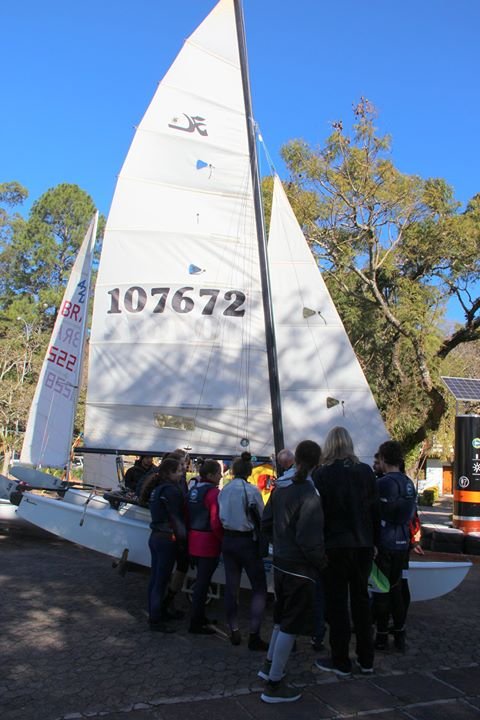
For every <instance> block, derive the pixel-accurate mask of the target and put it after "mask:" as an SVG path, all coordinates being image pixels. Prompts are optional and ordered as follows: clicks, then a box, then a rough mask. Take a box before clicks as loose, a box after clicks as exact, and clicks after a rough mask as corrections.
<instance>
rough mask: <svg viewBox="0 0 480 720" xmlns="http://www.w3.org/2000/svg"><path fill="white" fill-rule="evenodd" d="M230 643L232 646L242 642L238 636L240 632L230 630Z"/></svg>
mask: <svg viewBox="0 0 480 720" xmlns="http://www.w3.org/2000/svg"><path fill="white" fill-rule="evenodd" d="M230 642H231V643H232V645H240V643H241V642H242V636H241V635H240V630H232V632H231V633H230Z"/></svg>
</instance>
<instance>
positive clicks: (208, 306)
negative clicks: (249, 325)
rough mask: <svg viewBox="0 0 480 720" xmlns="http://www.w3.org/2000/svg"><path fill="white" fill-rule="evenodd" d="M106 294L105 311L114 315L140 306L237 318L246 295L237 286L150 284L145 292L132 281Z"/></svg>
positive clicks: (142, 307) (134, 310) (243, 311)
mask: <svg viewBox="0 0 480 720" xmlns="http://www.w3.org/2000/svg"><path fill="white" fill-rule="evenodd" d="M107 294H108V295H110V308H109V310H107V313H108V314H109V315H118V314H120V313H122V312H124V311H125V312H128V313H140V312H143V311H144V310H146V311H147V312H148V311H149V312H152V313H156V314H158V313H164V312H167V311H169V310H173V311H174V312H176V313H180V314H182V315H183V314H185V313H189V312H192V311H193V310H195V309H197V311H198V310H199V311H200V314H201V315H214V314H215V315H217V314H221V315H227V316H230V317H237V318H239V317H243V316H244V315H245V300H246V297H245V293H243V292H241V291H240V290H226V291H220V290H219V289H215V288H197V289H195V288H193V287H188V286H186V287H181V288H179V289H178V290H175V289H172V288H169V287H154V288H150V292H149V293H148V292H147V290H145V288H143V287H141V286H139V285H134V286H133V287H130V288H128V290H121V289H120V288H113V290H108V292H107Z"/></svg>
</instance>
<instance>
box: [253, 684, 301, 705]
mask: <svg viewBox="0 0 480 720" xmlns="http://www.w3.org/2000/svg"><path fill="white" fill-rule="evenodd" d="M301 697H302V693H300V692H298V690H296V688H293V687H292V686H291V685H287V683H286V682H284V681H283V680H279V681H278V682H273V681H272V680H268V681H267V683H266V685H265V690H264V691H263V693H262V694H261V695H260V699H261V700H263V702H266V703H285V702H295V700H300V698H301Z"/></svg>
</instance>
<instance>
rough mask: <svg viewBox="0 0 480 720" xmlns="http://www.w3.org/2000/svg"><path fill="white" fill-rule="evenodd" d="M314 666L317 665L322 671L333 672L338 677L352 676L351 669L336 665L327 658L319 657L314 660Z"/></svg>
mask: <svg viewBox="0 0 480 720" xmlns="http://www.w3.org/2000/svg"><path fill="white" fill-rule="evenodd" d="M315 667H317V668H318V669H319V670H323V671H324V672H331V673H334V674H335V675H338V676H339V677H352V671H351V670H347V669H342V668H339V667H337V666H336V665H334V664H333V662H332V661H331V660H330V659H329V658H325V659H324V658H319V659H318V660H315Z"/></svg>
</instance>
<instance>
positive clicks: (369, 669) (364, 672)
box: [356, 660, 373, 675]
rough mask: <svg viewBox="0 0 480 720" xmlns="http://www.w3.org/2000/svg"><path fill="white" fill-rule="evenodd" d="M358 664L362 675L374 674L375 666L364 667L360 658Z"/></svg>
mask: <svg viewBox="0 0 480 720" xmlns="http://www.w3.org/2000/svg"><path fill="white" fill-rule="evenodd" d="M356 666H357V668H358V670H359V672H360V675H372V674H373V667H363V665H360V663H359V662H358V660H357V661H356Z"/></svg>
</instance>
